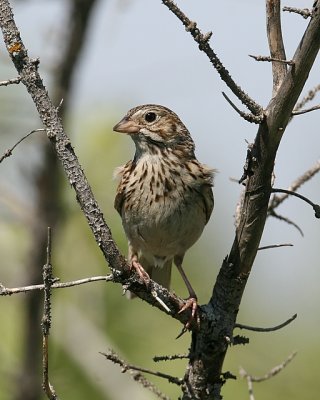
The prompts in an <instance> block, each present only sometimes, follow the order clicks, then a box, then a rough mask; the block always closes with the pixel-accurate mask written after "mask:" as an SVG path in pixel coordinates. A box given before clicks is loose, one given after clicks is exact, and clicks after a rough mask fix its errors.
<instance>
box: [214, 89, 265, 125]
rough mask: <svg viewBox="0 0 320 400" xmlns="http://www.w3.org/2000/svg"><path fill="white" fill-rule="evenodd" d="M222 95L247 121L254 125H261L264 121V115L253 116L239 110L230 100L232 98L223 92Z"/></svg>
mask: <svg viewBox="0 0 320 400" xmlns="http://www.w3.org/2000/svg"><path fill="white" fill-rule="evenodd" d="M222 95H223V97H224V98H225V99H226V100H227V102H228V103H229V104H230V105H231V107H232V108H233V109H234V110H235V111H236V112H237V113H238V114H239V115H240V116H241V117H242V118H243V119H245V120H246V121H248V122H253V123H254V124H260V123H261V122H262V121H263V119H264V115H263V114H262V113H261V114H260V115H253V114H249V113H245V112H243V111H241V110H239V108H238V107H237V106H236V105H235V104H234V103H233V102H232V101H231V100H230V98H229V97H228V96H227V95H226V94H225V93H224V92H222Z"/></svg>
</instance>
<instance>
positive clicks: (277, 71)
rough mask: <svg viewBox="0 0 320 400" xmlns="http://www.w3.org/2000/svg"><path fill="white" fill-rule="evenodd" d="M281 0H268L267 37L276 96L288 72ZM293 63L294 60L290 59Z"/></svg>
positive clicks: (273, 91) (273, 90)
mask: <svg viewBox="0 0 320 400" xmlns="http://www.w3.org/2000/svg"><path fill="white" fill-rule="evenodd" d="M280 3H281V1H280V0H267V1H266V14H267V37H268V42H269V49H270V56H271V61H272V77H273V89H272V96H275V95H276V93H277V91H278V89H279V87H280V85H281V83H282V81H283V79H284V77H285V76H286V73H287V64H286V63H284V62H283V61H281V62H279V60H286V59H287V57H286V52H285V50H284V44H283V38H282V30H281V7H280ZM290 63H291V64H289V65H292V61H290Z"/></svg>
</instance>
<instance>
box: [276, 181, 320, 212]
mask: <svg viewBox="0 0 320 400" xmlns="http://www.w3.org/2000/svg"><path fill="white" fill-rule="evenodd" d="M271 192H272V193H285V194H288V195H291V196H295V197H298V198H299V199H301V200H303V201H305V202H306V203H308V204H310V206H311V207H312V208H313V210H314V212H315V217H316V218H320V205H319V204H315V203H313V202H312V201H311V200H309V199H308V198H307V197H305V196H302V194H299V193H296V192H293V191H292V190H287V189H278V188H273V189H271Z"/></svg>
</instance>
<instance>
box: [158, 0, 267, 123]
mask: <svg viewBox="0 0 320 400" xmlns="http://www.w3.org/2000/svg"><path fill="white" fill-rule="evenodd" d="M162 3H163V4H164V5H165V6H166V7H168V9H169V10H170V11H171V12H172V13H173V14H174V15H175V16H176V17H177V18H179V20H180V21H181V22H182V23H183V25H184V26H185V28H186V31H187V32H190V34H191V35H192V37H193V39H194V40H195V41H196V42H197V43H198V45H199V49H200V50H201V51H203V52H204V53H205V54H206V55H207V56H208V58H209V60H210V62H211V63H212V65H213V66H214V68H215V69H216V71H217V72H218V74H219V75H220V78H221V79H222V80H223V81H224V82H225V83H226V85H227V86H228V87H229V88H230V89H231V91H232V92H233V93H234V94H235V95H236V96H237V97H238V99H239V100H240V101H241V102H242V103H243V104H244V105H245V106H246V107H247V108H248V109H249V110H250V111H251V112H252V114H254V115H256V116H261V115H262V114H263V109H262V107H261V106H260V105H259V104H257V103H256V102H255V101H254V100H253V99H251V98H250V97H249V96H248V95H247V94H246V93H245V92H244V91H243V90H242V89H241V88H240V87H239V86H238V85H237V84H236V83H235V81H234V80H233V79H232V78H231V75H230V73H229V71H228V70H227V69H226V68H225V67H224V65H223V64H222V62H221V61H220V59H219V57H218V56H217V55H216V53H215V52H214V51H213V49H212V48H211V47H210V45H209V39H210V37H211V32H208V33H207V34H203V33H202V32H201V31H200V29H199V28H198V27H197V24H196V22H193V21H191V20H190V19H189V18H188V17H187V16H186V15H185V14H184V13H183V12H182V11H181V9H180V8H179V7H178V6H177V5H176V4H175V3H174V2H173V1H172V0H162Z"/></svg>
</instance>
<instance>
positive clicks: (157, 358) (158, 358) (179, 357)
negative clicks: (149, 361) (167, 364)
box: [153, 354, 189, 362]
mask: <svg viewBox="0 0 320 400" xmlns="http://www.w3.org/2000/svg"><path fill="white" fill-rule="evenodd" d="M185 358H189V355H188V354H174V355H172V356H154V357H153V361H154V362H159V361H173V360H183V359H185Z"/></svg>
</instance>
